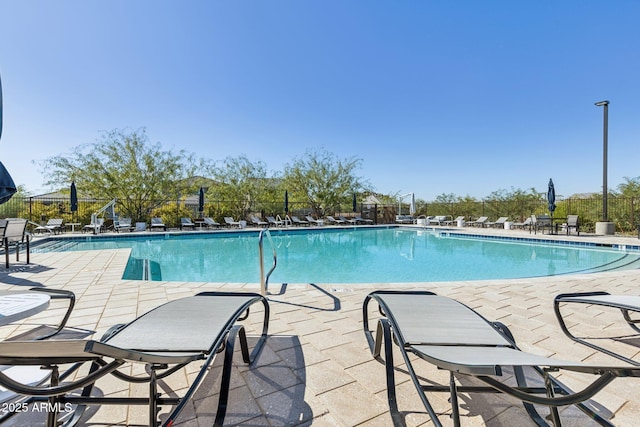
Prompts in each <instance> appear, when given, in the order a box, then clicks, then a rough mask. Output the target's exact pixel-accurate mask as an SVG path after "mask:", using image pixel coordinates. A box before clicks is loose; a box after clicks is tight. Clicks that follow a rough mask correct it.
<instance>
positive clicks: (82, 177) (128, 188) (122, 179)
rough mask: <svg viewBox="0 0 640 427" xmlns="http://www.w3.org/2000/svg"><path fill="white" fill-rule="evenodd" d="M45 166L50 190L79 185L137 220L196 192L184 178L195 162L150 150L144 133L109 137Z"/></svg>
mask: <svg viewBox="0 0 640 427" xmlns="http://www.w3.org/2000/svg"><path fill="white" fill-rule="evenodd" d="M42 167H43V169H44V174H45V176H47V177H48V182H47V184H48V185H54V186H56V185H57V186H58V187H59V188H62V187H66V186H68V185H70V184H71V181H75V183H76V187H77V188H78V193H79V194H81V195H83V196H85V197H93V198H97V199H98V198H105V197H107V198H108V199H113V198H116V199H117V205H116V206H117V211H118V212H119V213H120V214H121V215H122V216H128V217H131V218H132V219H133V220H134V221H135V220H140V219H143V218H146V215H147V214H148V213H149V212H150V211H151V210H152V209H155V208H157V207H159V206H161V205H163V204H165V203H166V202H168V201H171V200H177V199H179V198H180V197H181V196H184V195H186V194H190V193H195V191H196V189H195V188H191V187H192V184H191V183H190V182H189V181H188V180H186V179H185V178H187V177H189V176H192V175H193V174H194V172H195V170H196V167H195V162H194V160H193V157H192V156H190V155H187V154H186V153H185V152H184V151H179V152H178V153H173V152H171V151H163V150H162V148H161V145H160V144H159V143H156V144H153V145H150V144H149V139H148V137H147V135H146V133H145V129H144V128H142V129H139V130H137V131H126V130H118V129H116V130H113V131H110V132H104V133H103V134H102V138H101V139H100V140H98V141H97V142H95V143H93V144H86V145H82V146H79V147H76V148H75V149H74V150H73V152H72V153H71V154H70V155H67V156H65V155H59V156H55V157H53V158H50V159H47V160H46V161H45V162H44V163H43V164H42Z"/></svg>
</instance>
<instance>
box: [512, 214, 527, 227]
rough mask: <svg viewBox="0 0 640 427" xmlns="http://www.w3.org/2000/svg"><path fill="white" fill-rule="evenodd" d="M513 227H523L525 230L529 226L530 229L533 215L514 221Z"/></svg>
mask: <svg viewBox="0 0 640 427" xmlns="http://www.w3.org/2000/svg"><path fill="white" fill-rule="evenodd" d="M512 227H513V228H521V229H523V230H524V228H525V227H529V229H531V217H527V219H525V220H524V221H522V222H514V223H513V225H512Z"/></svg>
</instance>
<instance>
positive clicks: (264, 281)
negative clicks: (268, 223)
mask: <svg viewBox="0 0 640 427" xmlns="http://www.w3.org/2000/svg"><path fill="white" fill-rule="evenodd" d="M265 235H266V236H267V239H269V244H270V245H271V249H272V250H273V266H271V269H270V270H269V271H268V272H267V274H266V276H265V274H264V249H263V243H262V242H263V240H264V236H265ZM258 249H259V252H260V293H261V294H262V295H263V296H264V295H266V294H267V286H269V277H270V276H271V273H273V270H275V269H276V266H277V265H278V255H277V254H276V247H275V245H274V244H273V240H272V239H271V233H270V232H269V229H268V228H265V229H264V230H261V231H260V234H259V235H258Z"/></svg>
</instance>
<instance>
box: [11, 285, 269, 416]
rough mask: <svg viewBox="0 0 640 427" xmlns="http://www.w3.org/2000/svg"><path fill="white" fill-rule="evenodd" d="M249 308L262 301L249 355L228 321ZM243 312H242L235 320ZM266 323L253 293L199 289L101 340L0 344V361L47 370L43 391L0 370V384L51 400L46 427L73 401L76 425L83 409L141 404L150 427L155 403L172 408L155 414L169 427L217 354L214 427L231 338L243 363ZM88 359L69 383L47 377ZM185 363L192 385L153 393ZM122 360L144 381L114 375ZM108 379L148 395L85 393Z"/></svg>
mask: <svg viewBox="0 0 640 427" xmlns="http://www.w3.org/2000/svg"><path fill="white" fill-rule="evenodd" d="M256 303H262V306H263V314H262V315H263V316H264V317H263V320H262V332H261V335H260V337H259V339H258V340H257V342H256V344H255V346H254V348H253V351H252V352H251V353H249V346H248V343H247V338H246V334H245V331H244V326H242V325H240V324H236V322H238V321H241V320H244V319H246V318H247V317H248V310H249V308H250V307H251V306H253V305H254V304H256ZM245 313H247V314H246V315H245V316H244V317H242V316H243V315H244V314H245ZM268 325H269V305H268V302H267V300H266V298H264V297H262V296H261V295H258V294H252V293H227V292H204V293H201V294H198V295H196V296H193V297H187V298H182V299H178V300H175V301H171V302H168V303H166V304H164V305H161V306H160V307H157V308H155V309H153V310H151V311H149V312H147V313H146V314H144V315H142V316H140V317H138V318H137V319H135V320H134V321H132V322H131V323H129V324H127V325H124V326H122V327H120V328H115V329H113V330H112V331H110V332H109V333H107V334H106V335H107V336H106V337H104V339H103V340H101V341H95V340H55V341H54V340H49V341H5V342H0V364H4V365H11V366H19V365H35V366H44V367H46V369H51V370H53V372H54V375H52V381H51V383H50V384H47V385H43V386H29V385H25V384H16V383H15V382H14V381H11V380H10V379H9V378H8V377H7V376H5V375H4V374H3V373H2V372H0V385H2V386H4V387H6V388H7V389H9V390H12V391H14V392H17V393H19V394H23V395H29V394H32V395H35V394H37V395H39V396H44V397H49V398H50V399H51V400H50V401H49V402H50V403H51V402H54V403H55V404H53V405H50V406H49V407H48V409H49V410H50V411H51V412H50V413H49V416H48V419H47V424H48V426H50V427H53V426H55V425H57V419H58V413H57V411H56V410H57V409H59V408H64V407H65V404H66V403H71V402H73V403H74V404H77V405H78V406H76V409H75V411H76V413H75V414H73V415H72V416H73V417H76V418H74V419H76V420H79V419H80V417H81V416H82V413H83V412H84V410H85V409H86V405H90V404H98V405H99V404H108V403H111V404H134V403H137V404H141V400H142V401H144V404H147V405H148V408H149V425H150V426H157V425H158V424H159V421H158V412H159V406H162V407H163V408H166V407H168V406H173V408H172V410H171V412H170V413H169V414H166V413H165V414H164V415H163V421H162V423H163V425H164V426H171V425H172V424H173V423H174V421H175V419H176V417H177V416H178V415H179V414H180V412H181V411H182V409H183V408H184V407H185V405H186V404H187V403H188V402H189V400H190V399H191V398H192V397H193V395H194V393H195V391H196V390H197V388H198V386H199V385H200V383H201V382H202V380H203V378H204V377H205V375H207V373H208V371H209V367H210V366H211V364H212V362H213V360H214V358H215V355H216V354H217V352H219V351H221V350H223V349H224V350H225V353H224V363H223V368H222V374H221V378H222V383H221V386H220V393H219V400H218V410H217V413H216V419H215V425H222V424H223V420H224V416H225V412H226V406H227V401H228V393H229V383H230V377H231V373H232V372H231V371H232V359H233V355H234V345H235V341H236V337H238V338H239V342H240V347H241V350H242V351H241V353H242V356H243V359H244V361H245V362H246V363H248V364H251V363H252V362H253V361H254V360H255V358H256V356H257V355H258V354H259V352H260V350H261V349H262V347H263V345H264V342H265V340H266V337H267V329H268ZM185 331H188V332H189V333H185ZM88 362H91V369H90V370H89V372H88V373H85V372H84V371H83V370H78V371H77V372H78V375H76V376H75V377H74V378H72V379H67V380H65V381H64V382H61V383H60V384H58V382H57V380H56V375H55V373H56V372H57V370H58V366H59V365H64V364H67V363H74V364H75V363H78V364H84V363H88ZM191 362H195V364H196V365H198V368H197V369H198V374H197V375H195V377H193V380H192V384H191V385H190V387H189V388H188V390H187V391H186V392H185V393H184V395H182V396H178V390H174V391H173V392H171V393H170V394H169V395H168V396H161V395H160V393H159V392H160V390H159V389H158V381H161V380H163V379H164V378H166V377H169V376H170V375H172V374H173V373H175V372H176V371H178V370H179V369H180V368H182V367H184V366H186V365H188V364H189V363H191ZM125 363H127V364H128V363H143V364H144V365H145V368H146V372H147V373H148V376H147V377H140V376H136V377H132V376H131V374H130V372H131V371H132V370H133V371H137V370H136V369H132V368H131V367H130V366H129V367H127V368H126V369H125V370H124V371H118V368H119V367H121V366H122V365H124V364H125ZM80 373H82V375H81V374H80ZM108 374H113V375H114V377H115V378H117V379H119V380H122V381H128V382H147V383H149V388H148V390H149V396H147V397H138V396H135V397H117V396H91V391H92V388H93V386H94V384H96V385H98V386H99V384H100V382H99V381H100V378H102V377H104V376H106V375H108ZM190 378H191V377H190ZM114 380H115V379H114ZM96 381H97V383H96ZM80 388H83V391H82V394H78V393H76V392H75V390H78V389H80ZM174 392H175V393H174Z"/></svg>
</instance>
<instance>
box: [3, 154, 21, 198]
mask: <svg viewBox="0 0 640 427" xmlns="http://www.w3.org/2000/svg"><path fill="white" fill-rule="evenodd" d="M16 191H18V190H17V188H16V184H14V182H13V179H12V178H11V175H9V171H7V169H6V168H5V167H4V165H3V164H2V162H0V204H2V203H6V202H8V201H9V199H10V198H11V197H12V196H13V195H14V194H15V193H16Z"/></svg>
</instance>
